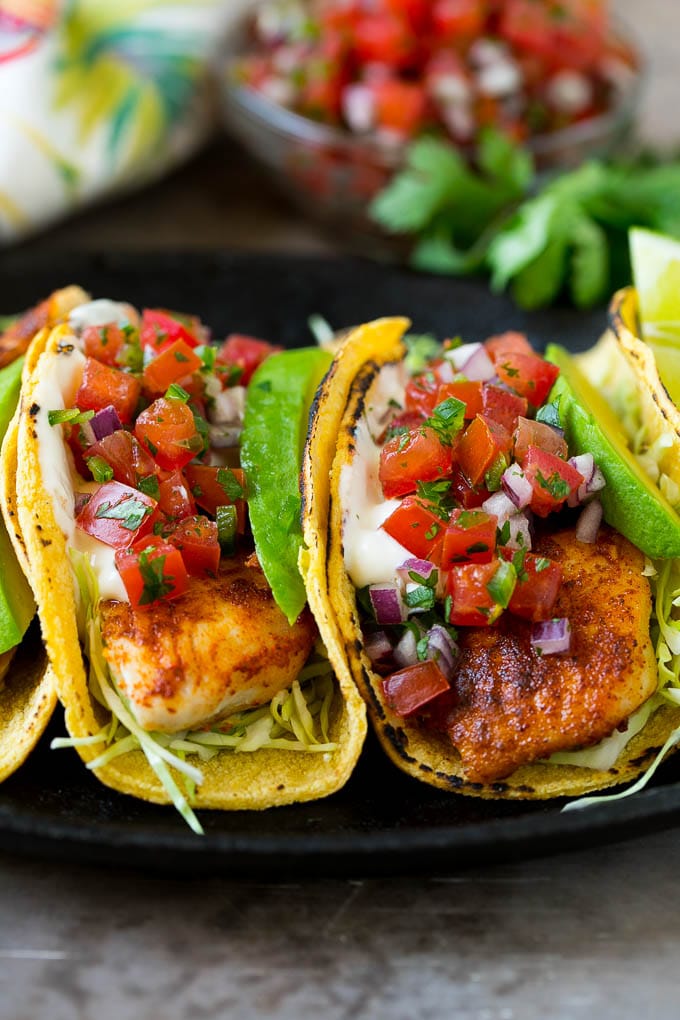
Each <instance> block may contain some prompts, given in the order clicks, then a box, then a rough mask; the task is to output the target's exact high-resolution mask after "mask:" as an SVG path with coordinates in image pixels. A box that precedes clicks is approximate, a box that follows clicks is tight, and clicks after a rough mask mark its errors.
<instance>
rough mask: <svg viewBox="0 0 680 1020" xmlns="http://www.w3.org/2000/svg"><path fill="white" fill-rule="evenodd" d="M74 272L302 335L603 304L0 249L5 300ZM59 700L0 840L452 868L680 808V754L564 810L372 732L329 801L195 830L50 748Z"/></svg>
mask: <svg viewBox="0 0 680 1020" xmlns="http://www.w3.org/2000/svg"><path fill="white" fill-rule="evenodd" d="M67 283H80V284H81V285H82V286H84V287H86V288H88V289H89V290H90V291H91V292H92V293H93V294H94V295H96V296H106V297H113V298H119V299H126V300H129V301H132V302H133V303H135V304H137V305H145V304H146V305H152V306H158V305H161V306H162V305H165V306H171V307H174V308H179V309H182V310H185V311H192V312H196V313H198V314H199V315H201V316H202V317H203V319H204V320H205V321H206V322H207V323H209V324H210V325H211V326H212V327H213V329H214V331H215V335H216V336H217V337H219V336H220V335H221V334H225V333H226V332H231V331H234V332H245V333H254V334H256V335H260V336H262V337H265V338H267V339H268V340H271V341H276V342H279V343H284V344H287V345H290V346H298V345H301V344H307V343H309V342H310V339H311V338H310V334H309V330H308V327H307V319H308V317H309V316H310V315H312V314H314V313H318V314H321V315H323V316H325V317H326V318H327V319H328V321H329V322H330V323H331V324H332V325H333V326H334V327H335V328H338V329H340V328H342V327H345V326H350V325H352V324H355V323H357V322H360V321H363V320H366V319H370V318H374V317H377V316H382V315H390V314H407V315H409V316H410V317H411V318H412V320H413V326H414V329H416V330H418V331H419V332H426V331H432V332H434V333H435V334H437V335H438V336H440V337H444V336H447V335H448V336H450V335H455V334H461V335H462V336H463V337H465V339H470V340H474V339H482V338H483V337H484V336H487V335H489V334H490V333H493V332H500V331H502V330H506V329H521V330H525V331H526V332H527V333H528V334H529V336H530V338H531V339H532V340H533V342H534V343H535V344H536V345H537V346H542V345H543V344H544V343H546V342H547V341H557V342H559V343H562V344H564V345H565V346H568V347H570V348H571V349H572V350H577V349H583V348H584V347H587V346H589V345H590V344H591V343H593V341H594V340H595V339H596V337H597V336H598V335H599V333H600V332H601V331H602V329H603V328H604V325H605V312H604V309H599V310H597V311H595V312H592V313H587V314H583V313H576V312H574V311H572V310H569V309H566V308H564V309H557V310H552V311H550V312H542V313H535V314H531V315H527V314H524V313H522V312H520V311H519V310H517V309H516V308H514V307H513V306H512V305H511V303H510V302H509V301H508V300H506V299H505V298H502V297H495V296H493V295H490V294H489V292H488V291H487V289H486V287H485V286H484V285H483V284H481V283H478V282H476V281H450V280H447V279H440V278H435V277H424V276H416V275H414V274H411V273H409V272H407V271H404V270H397V269H393V268H389V267H385V266H381V265H376V264H373V263H369V262H365V261H362V260H358V259H347V258H343V259H324V258H316V257H290V256H282V255H243V254H229V253H218V254H212V253H211V254H204V253H182V254H167V253H164V254H159V255H151V254H146V253H145V254H134V255H130V254H111V255H97V256H92V255H84V254H75V255H67V256H64V255H61V256H59V257H58V258H55V257H54V256H46V257H44V258H36V257H35V255H31V256H30V257H29V256H28V254H27V253H26V254H24V253H21V252H18V253H13V254H12V255H9V256H8V255H5V256H3V258H2V272H1V273H0V314H5V313H10V312H12V311H14V310H16V309H20V308H22V307H27V306H28V305H30V304H33V303H35V302H36V301H37V300H39V299H40V298H41V297H43V296H44V295H46V294H48V293H49V292H50V291H51V290H53V289H54V288H55V287H58V286H63V285H64V284H67ZM63 732H64V724H63V719H62V717H61V713H60V712H58V713H57V714H56V716H55V719H54V720H53V722H52V724H51V726H50V730H49V732H48V733H47V734H46V735H45V737H44V738H43V740H42V742H41V744H40V745H39V747H38V748H37V749H36V751H35V752H34V753H33V755H32V756H31V757H30V758H29V760H28V761H27V762H26V764H25V765H24V766H23V767H22V768H21V769H20V770H19V771H18V772H17V773H16V774H15V775H14V776H12V777H11V778H10V779H9V780H7V781H6V782H5V783H4V784H3V785H2V786H0V850H4V851H9V852H13V853H21V854H30V855H33V856H38V857H43V858H50V859H63V860H69V861H79V862H92V863H102V864H109V865H111V864H113V865H117V866H139V867H144V868H150V869H153V870H156V871H158V870H162V871H165V872H175V873H183V874H187V875H189V874H191V875H198V874H207V873H225V874H229V875H232V876H234V875H244V876H254V877H257V878H259V879H277V880H280V879H281V878H283V877H287V876H293V875H297V876H302V875H305V876H312V875H320V874H325V875H329V874H335V875H356V876H358V875H369V874H385V873H388V872H391V873H396V872H407V871H408V872H422V873H429V874H431V873H433V872H447V871H448V872H450V871H452V870H455V869H456V868H459V867H462V866H465V865H469V864H477V865H479V864H482V863H486V862H492V861H500V860H508V859H511V858H522V857H530V856H533V855H538V854H542V853H547V852H557V851H562V850H568V849H573V848H579V847H584V846H588V845H593V844H595V843H603V842H608V841H613V840H619V839H622V838H624V837H631V836H634V835H638V834H642V833H645V832H649V831H651V830H653V829H659V828H662V827H668V826H671V825H673V824H674V823H675V820H676V817H677V815H678V813H680V764H676V763H675V762H674V761H673V760H671V761H670V762H668V763H667V764H666V765H664V766H663V767H662V768H661V769H660V770H659V772H658V773H657V775H656V776H655V778H654V781H653V783H652V784H651V785H650V787H649V788H648V789H646V790H645V791H643V792H642V793H640V794H638V795H637V796H635V797H631V798H630V799H626V800H622V801H618V802H612V803H606V804H602V805H599V806H596V807H593V808H589V809H586V810H583V811H577V812H569V813H566V814H565V813H563V812H562V811H561V808H562V806H563V805H562V804H561V803H560V802H553V803H548V804H535V803H527V802H525V803H508V802H503V801H498V802H488V801H487V802H482V801H477V800H474V799H469V798H465V797H459V796H455V795H449V794H446V793H443V792H441V791H438V790H434V789H433V788H431V787H428V786H425V785H423V784H421V783H418V782H416V781H415V780H412V779H410V778H408V777H406V776H404V775H403V774H401V773H400V772H399V771H397V770H396V769H395V768H394V767H393V766H392V765H391V764H390V763H389V762H388V761H387V759H386V758H385V757H384V756H383V755H382V753H381V752H380V750H379V749H378V747H377V746H376V744H375V742H374V740H373V739H369V741H368V743H367V746H366V748H365V750H364V752H363V754H362V757H361V760H360V762H359V765H358V767H357V769H356V771H355V773H354V775H353V776H352V778H351V780H350V782H349V783H348V784H347V786H346V787H345V788H344V789H343V790H342V791H340V792H339V793H337V794H335V795H334V796H332V797H329V798H327V799H325V800H320V801H316V802H313V803H310V804H302V805H295V806H292V807H285V808H276V809H273V810H270V811H266V812H261V813H260V812H234V813H221V812H210V811H204V812H202V813H201V820H202V822H203V825H204V827H205V836H203V837H198V836H195V835H193V834H192V833H191V832H190V831H189V830H188V829H187V828H186V827H185V825H184V823H183V822H182V820H181V819H180V818H179V816H177V815H176V814H175V812H174V811H173V809H172V808H169V807H168V808H165V807H157V806H154V805H151V804H146V803H143V802H140V801H135V800H133V799H132V798H129V797H124V796H122V795H120V794H116V793H114V792H112V791H111V790H108V789H107V788H106V787H104V786H102V785H101V784H100V783H99V782H98V781H97V780H96V779H95V778H94V777H93V776H92V775H91V774H89V773H88V772H87V771H86V769H84V768H83V767H82V766H81V764H80V762H79V759H78V758H77V756H76V755H75V753H73V752H70V751H61V752H58V753H57V752H51V751H50V750H49V740H50V738H51V737H52V736H54V735H56V734H61V733H63Z"/></svg>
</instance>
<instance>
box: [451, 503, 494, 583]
mask: <svg viewBox="0 0 680 1020" xmlns="http://www.w3.org/2000/svg"><path fill="white" fill-rule="evenodd" d="M497 527H498V518H497V517H495V516H494V515H493V514H487V513H485V511H484V510H454V511H453V512H452V513H451V518H450V520H449V523H448V525H447V527H446V531H445V532H444V546H443V550H442V560H441V566H442V569H443V570H448V569H449V568H450V567H452V566H453V565H454V564H456V563H488V562H489V561H490V560H491V559H493V556H494V552H495V549H496V528H497Z"/></svg>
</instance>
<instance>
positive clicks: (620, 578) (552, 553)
mask: <svg viewBox="0 0 680 1020" xmlns="http://www.w3.org/2000/svg"><path fill="white" fill-rule="evenodd" d="M537 550H538V551H539V552H540V554H541V555H543V556H546V557H550V559H551V560H553V561H556V562H558V563H559V564H560V566H561V567H562V570H563V571H564V573H563V580H562V585H561V587H560V591H559V594H558V596H557V602H556V605H555V615H556V616H558V617H567V618H568V619H569V620H571V621H572V645H571V651H570V653H569V654H568V655H542V656H541V655H537V654H536V651H535V650H534V649H532V646H531V642H530V636H531V624H529V623H526V622H525V621H523V620H518V619H516V618H515V619H512V618H509V617H507V616H505V617H503V618H502V619H501V620H500V621H499V624H498V626H497V627H493V628H491V627H489V628H469V629H466V628H461V630H460V632H459V645H460V650H461V659H460V664H459V667H458V669H457V672H456V675H455V678H454V680H453V681H452V684H451V688H452V690H451V702H452V707H451V709H450V711H449V713H448V714H447V717H446V729H447V732H448V734H449V736H450V738H451V742H452V744H453V745H454V747H455V748H456V749H457V751H458V752H459V754H460V755H461V758H462V760H463V766H464V768H465V771H466V774H467V776H468V777H469V778H470V779H471V780H473V781H475V782H483V783H490V782H494V781H495V780H497V779H501V778H503V777H505V776H507V775H509V774H510V773H511V772H513V771H514V770H515V769H516V768H518V767H519V766H520V765H524V764H525V763H527V762H531V761H535V760H536V759H537V758H547V757H549V756H550V755H551V754H553V753H554V752H555V751H561V750H567V749H573V748H575V747H581V746H584V745H590V744H594V743H597V742H598V741H599V740H602V739H603V738H604V737H607V736H609V735H610V734H611V733H612V732H613V731H614V730H615V729H616V727H617V726H619V725H621V724H622V723H625V721H626V720H627V719H628V717H629V716H630V715H631V714H632V713H633V712H634V711H635V710H636V709H637V708H639V707H640V705H641V704H642V703H643V702H644V701H645V700H646V699H647V698H648V697H649V696H650V695H651V694H653V693H654V691H655V689H656V685H657V668H656V658H655V656H654V649H653V647H652V642H651V640H650V637H649V616H650V612H651V599H650V593H649V584H648V583H647V579H646V578H645V577H643V576H642V569H643V566H644V557H643V555H642V553H641V552H640V551H639V550H638V549H636V548H635V546H633V545H631V543H630V542H628V541H627V539H625V538H623V537H622V536H621V535H619V534H618V533H617V532H615V531H613V530H611V529H610V528H603V529H601V531H600V534H599V537H598V540H597V544H595V545H588V544H585V543H583V542H579V541H578V540H577V539H576V537H575V535H574V532H573V531H562V532H559V533H557V534H555V535H552V536H550V537H549V538H548V537H546V538H544V539H542V540H541V542H540V543H539V544H538V546H537Z"/></svg>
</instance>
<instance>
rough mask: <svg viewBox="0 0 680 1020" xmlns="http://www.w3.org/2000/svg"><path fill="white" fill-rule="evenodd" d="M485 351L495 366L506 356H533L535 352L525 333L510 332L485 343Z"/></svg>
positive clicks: (491, 338)
mask: <svg viewBox="0 0 680 1020" xmlns="http://www.w3.org/2000/svg"><path fill="white" fill-rule="evenodd" d="M484 349H485V350H486V353H487V354H488V355H489V357H490V358H491V360H492V361H493V363H494V364H495V363H496V362H497V361H498V360H499V359H500V358H503V357H504V356H505V355H506V354H533V353H534V350H533V348H532V346H531V344H530V343H529V341H528V340H527V338H526V337H525V335H524V333H517V332H516V331H515V330H508V331H507V333H498V334H497V335H496V336H490V337H489V338H488V340H485V341H484Z"/></svg>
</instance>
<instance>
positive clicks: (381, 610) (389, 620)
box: [368, 583, 408, 626]
mask: <svg viewBox="0 0 680 1020" xmlns="http://www.w3.org/2000/svg"><path fill="white" fill-rule="evenodd" d="M368 595H369V598H370V600H371V605H372V606H373V612H374V613H375V618H376V620H377V621H378V623H380V624H382V626H387V625H389V624H393V623H404V621H405V620H406V617H407V613H408V610H407V607H406V606H405V605H404V602H403V601H402V598H401V595H400V593H399V589H398V588H397V586H396V584H391V583H385V584H371V585H369V587H368Z"/></svg>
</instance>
